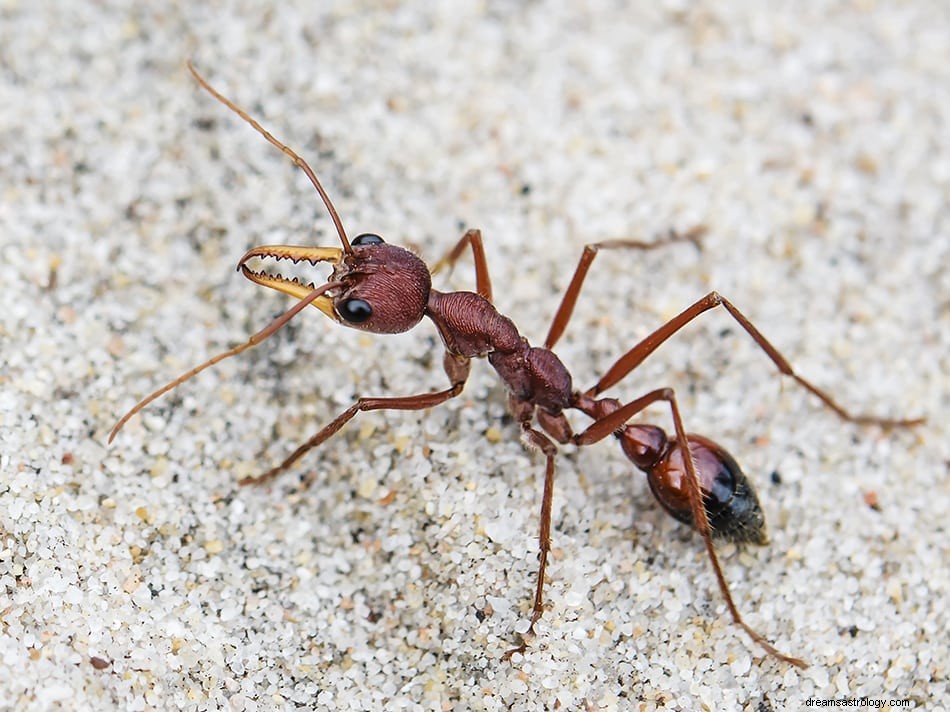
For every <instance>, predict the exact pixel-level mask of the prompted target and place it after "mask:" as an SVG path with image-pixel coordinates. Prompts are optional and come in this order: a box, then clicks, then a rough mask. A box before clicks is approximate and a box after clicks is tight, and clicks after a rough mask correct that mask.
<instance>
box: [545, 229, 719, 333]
mask: <svg viewBox="0 0 950 712" xmlns="http://www.w3.org/2000/svg"><path fill="white" fill-rule="evenodd" d="M705 232H706V228H705V227H703V226H702V225H700V226H697V227H693V228H690V229H689V230H687V231H686V232H676V231H673V230H671V231H670V232H669V233H667V235H666V236H664V237H662V238H660V239H657V240H653V241H651V242H642V241H640V240H604V241H602V242H593V243H591V244H589V245H585V246H584V251H583V252H582V253H581V259H580V261H579V262H578V263H577V267H576V268H575V270H574V276H573V277H571V282H570V284H569V285H568V286H567V289H566V290H565V291H564V296H563V297H561V304H560V306H558V309H557V312H555V314H554V319H552V320H551V328H550V330H549V331H548V335H547V338H546V339H545V340H544V347H545V348H548V349H551V348H554V345H555V344H556V343H557V342H558V340H559V339H560V338H561V335H562V334H563V333H564V330H565V329H566V328H567V323H568V322H569V321H570V319H571V315H572V314H573V313H574V306H575V305H576V304H577V297H578V295H579V294H580V292H581V287H582V286H583V285H584V280H585V279H586V278H587V272H588V270H589V269H590V266H591V264H593V262H594V258H595V257H597V253H598V251H600V250H618V249H621V250H622V249H632V250H654V249H657V248H658V247H665V246H666V245H671V244H673V243H676V242H692V243H693V245H695V246H696V249H700V239H701V238H702V236H703V234H705Z"/></svg>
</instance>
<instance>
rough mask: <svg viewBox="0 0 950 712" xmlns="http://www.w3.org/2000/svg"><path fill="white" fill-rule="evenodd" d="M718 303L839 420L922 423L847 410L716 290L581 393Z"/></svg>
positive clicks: (603, 384) (627, 367)
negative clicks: (797, 370)
mask: <svg viewBox="0 0 950 712" xmlns="http://www.w3.org/2000/svg"><path fill="white" fill-rule="evenodd" d="M719 306H721V307H723V308H724V309H725V310H726V311H727V312H729V314H730V316H732V318H733V319H735V320H736V322H737V323H738V324H739V326H741V327H742V328H743V330H744V331H745V332H746V333H747V334H748V335H749V336H751V337H752V340H753V341H755V343H756V344H758V345H759V348H761V349H762V350H763V351H764V352H765V354H766V355H767V356H768V357H769V359H770V360H771V361H772V363H774V364H775V366H776V367H777V368H778V370H779V371H780V372H781V373H782V374H783V375H785V376H790V377H791V378H793V379H794V380H795V382H796V383H798V384H799V385H800V386H802V387H803V388H804V389H805V390H807V391H808V392H809V393H811V394H813V395H815V396H817V397H818V399H819V400H821V402H822V403H824V404H825V405H826V406H827V407H828V408H830V409H831V410H833V411H834V412H835V413H836V414H837V415H838V416H839V417H840V418H842V419H843V420H846V421H848V422H851V423H858V424H860V425H881V426H884V427H905V426H911V425H919V424H921V423H923V422H924V418H882V417H879V416H873V415H862V414H855V413H852V412H851V411H850V410H847V409H846V408H845V407H844V406H842V405H840V404H839V403H838V402H837V401H836V400H834V399H833V398H832V397H831V396H830V395H829V394H828V393H826V392H825V391H824V390H822V389H821V388H819V387H818V386H816V385H814V384H813V383H812V382H811V381H808V380H805V379H804V378H802V377H801V376H799V375H798V374H797V373H795V371H794V369H792V366H791V364H790V363H789V362H788V360H787V359H786V358H785V357H784V356H782V354H781V353H779V351H778V349H776V348H775V347H774V346H773V345H772V344H771V343H770V342H769V341H768V339H766V338H765V337H764V336H763V335H762V334H761V332H760V331H759V330H758V329H757V328H756V327H755V326H754V325H753V324H752V322H751V321H749V319H748V318H747V317H746V316H745V315H744V314H743V313H742V312H740V311H739V310H738V309H737V308H736V307H735V306H734V305H733V304H732V302H730V301H729V300H728V299H726V298H725V297H723V296H722V295H721V294H719V293H718V292H710V293H709V294H707V295H706V296H705V297H703V298H702V299H700V300H699V301H697V302H695V303H694V304H693V305H692V306H690V307H688V308H687V309H685V310H683V311H682V312H680V313H679V314H678V315H676V316H675V317H673V318H672V319H670V320H669V321H668V322H666V323H665V324H663V325H662V326H660V327H659V328H658V329H656V330H655V331H654V332H653V333H652V334H650V335H649V336H647V337H646V338H644V339H643V340H642V341H640V343H638V344H637V345H636V346H634V347H633V348H632V349H630V350H629V351H627V352H626V353H625V354H624V355H623V356H621V357H620V358H619V359H617V361H616V362H615V363H614V365H613V366H611V367H610V368H609V369H607V372H606V373H605V374H604V375H603V376H602V377H601V379H600V380H599V381H598V382H597V383H596V384H595V385H594V386H593V387H591V388H590V389H588V390H587V391H586V393H585V395H588V396H591V397H593V396H597V395H598V394H600V393H602V392H603V391H605V390H607V389H608V388H610V387H611V386H613V385H615V384H616V383H618V382H619V381H620V380H621V379H623V378H624V377H625V376H626V375H627V374H629V373H630V372H631V371H633V370H634V369H635V368H636V367H637V366H639V365H640V364H641V363H643V361H644V360H646V358H647V357H648V356H649V355H650V354H652V353H653V352H654V351H656V349H657V348H659V347H660V346H661V345H662V344H663V343H664V342H665V341H666V340H667V339H669V338H670V337H671V336H673V334H675V333H676V332H678V331H679V330H680V329H682V328H683V327H684V326H686V325H687V324H689V323H690V322H691V321H692V320H693V319H695V318H696V317H698V316H699V315H700V314H702V313H704V312H707V311H709V310H710V309H715V308H716V307H719Z"/></svg>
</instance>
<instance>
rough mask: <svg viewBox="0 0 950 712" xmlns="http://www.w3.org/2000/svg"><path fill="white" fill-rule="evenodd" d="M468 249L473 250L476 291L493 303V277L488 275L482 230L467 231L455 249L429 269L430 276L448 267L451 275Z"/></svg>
mask: <svg viewBox="0 0 950 712" xmlns="http://www.w3.org/2000/svg"><path fill="white" fill-rule="evenodd" d="M466 247H470V248H471V250H472V259H473V260H474V261H475V291H476V292H478V294H479V296H482V297H484V298H485V299H487V300H488V301H489V302H490V301H492V291H491V277H490V276H489V275H488V260H487V259H485V246H484V245H483V244H482V231H481V230H475V229H472V230H466V231H465V234H464V235H462V237H461V238H460V239H459V241H458V242H457V243H456V244H455V247H453V248H452V249H451V250H449V251H448V252H447V253H445V256H444V257H442V259H440V260H439V261H438V262H436V263H435V264H434V265H432V267H430V268H429V274H432V275H434V274H435V273H436V272H439V271H441V270H442V269H445V268H446V267H448V269H449V272H450V273H451V271H452V268H453V267H455V263H456V262H457V261H458V259H459V257H461V256H462V253H463V252H464V251H465V248H466Z"/></svg>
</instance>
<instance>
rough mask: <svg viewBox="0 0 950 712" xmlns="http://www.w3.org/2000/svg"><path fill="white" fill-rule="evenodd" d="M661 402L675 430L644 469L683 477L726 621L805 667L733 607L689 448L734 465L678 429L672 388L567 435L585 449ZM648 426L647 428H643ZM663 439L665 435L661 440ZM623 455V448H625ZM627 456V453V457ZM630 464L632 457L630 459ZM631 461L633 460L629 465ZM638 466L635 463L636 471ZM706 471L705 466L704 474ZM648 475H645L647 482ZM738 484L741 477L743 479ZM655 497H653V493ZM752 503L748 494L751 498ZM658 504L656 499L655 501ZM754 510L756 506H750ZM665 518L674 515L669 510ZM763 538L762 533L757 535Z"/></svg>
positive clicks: (582, 405) (583, 405)
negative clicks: (667, 470) (676, 472)
mask: <svg viewBox="0 0 950 712" xmlns="http://www.w3.org/2000/svg"><path fill="white" fill-rule="evenodd" d="M612 400H613V399H605V400H604V401H594V399H593V398H591V397H589V396H587V395H584V394H578V395H577V396H576V397H575V403H574V407H576V408H578V409H580V410H582V411H584V412H587V413H592V412H597V411H598V409H599V406H603V405H606V403H605V401H612ZM661 400H662V401H666V402H668V403H669V405H670V411H671V413H672V416H673V426H674V428H675V431H676V437H675V443H673V444H674V446H675V447H674V448H670V447H669V446H667V445H666V443H663V446H662V449H661V452H662V453H663V454H662V456H661V457H660V458H658V461H657V462H655V463H653V464H652V465H650V467H649V469H651V470H654V469H658V468H660V467H665V468H673V469H677V468H678V469H680V470H681V472H682V475H685V477H683V479H685V484H686V487H685V493H686V497H687V499H688V504H687V512H686V518H688V520H689V521H688V523H689V524H691V526H692V527H693V528H694V529H695V530H696V531H697V532H699V534H700V536H702V538H703V543H704V544H705V547H706V553H707V555H708V558H709V563H710V565H711V566H712V569H713V573H714V574H715V576H716V581H717V583H718V584H719V591H720V592H721V593H722V597H723V599H724V600H725V602H726V607H727V608H728V609H729V613H730V614H731V615H732V620H733V621H734V622H735V624H736V625H737V626H739V627H740V628H742V630H744V631H745V632H746V634H747V635H748V636H749V637H750V638H752V640H753V641H754V642H755V643H756V644H757V645H759V646H760V647H762V649H764V650H765V651H766V652H768V653H769V655H772V656H773V657H775V658H778V659H779V660H783V661H785V662H787V663H791V664H792V665H794V666H796V667H799V668H806V667H808V665H807V664H806V663H805V662H804V661H803V660H801V659H799V658H795V657H792V656H790V655H785V654H784V653H781V652H779V651H778V650H777V649H776V648H775V646H773V645H772V644H771V643H770V642H769V641H768V640H766V639H765V637H764V636H762V635H761V634H760V633H758V632H757V631H756V630H755V629H753V628H752V627H751V626H749V625H748V624H747V623H746V622H745V621H744V620H743V619H742V616H741V614H740V613H739V609H738V607H737V606H736V604H735V602H734V601H733V599H732V593H731V592H730V590H729V584H728V583H727V582H726V577H725V575H724V574H723V572H722V566H721V565H720V564H719V558H718V556H717V555H716V549H715V547H714V545H713V539H712V537H713V530H712V527H711V526H710V523H709V515H708V513H707V512H706V504H705V503H704V497H703V489H702V486H701V484H700V475H699V472H698V471H697V460H696V459H695V457H694V452H693V450H694V447H695V448H696V450H697V454H698V453H700V452H701V453H702V455H703V458H702V462H703V464H704V465H707V466H708V465H712V467H713V468H717V467H718V466H720V465H722V466H726V467H728V466H729V465H730V464H732V465H733V466H734V463H733V462H732V458H731V457H729V458H728V461H729V462H726V459H725V451H723V450H722V449H721V448H719V447H718V446H717V445H715V443H713V442H712V441H710V440H707V439H706V438H702V437H699V436H695V435H690V436H687V434H686V429H685V428H684V427H683V419H682V416H681V415H680V409H679V405H678V404H677V402H676V395H675V394H674V392H673V389H672V388H660V389H658V390H655V391H651V392H650V393H647V394H646V395H644V396H641V397H640V398H637V399H635V400H632V401H630V402H629V403H626V404H624V405H619V402H616V401H614V402H613V404H611V405H610V406H609V407H608V408H605V409H604V410H606V411H608V412H607V413H606V414H605V415H602V416H600V417H598V418H597V419H596V420H595V421H594V422H593V423H592V424H591V425H590V426H588V427H587V429H586V430H584V431H583V432H580V433H578V434H577V435H575V436H573V438H572V441H573V442H574V444H575V445H577V446H579V447H580V446H583V445H591V444H593V443H595V442H599V441H600V440H603V439H604V438H606V437H607V436H608V435H611V434H618V433H621V432H622V431H621V429H622V428H623V426H624V424H625V423H626V422H627V420H629V419H630V418H632V417H633V416H634V415H636V414H637V413H639V412H641V411H642V410H644V409H645V408H647V407H648V406H649V405H651V404H653V403H656V402H657V401H661ZM643 427H650V426H643ZM653 430H655V431H659V428H655V427H653ZM660 432H662V431H660ZM663 439H664V440H665V439H666V438H665V436H664V437H663ZM691 442H692V443H693V446H694V447H691V445H690V443H691ZM624 450H625V451H626V450H627V448H626V447H625V448H624ZM627 454H628V456H630V453H629V452H628V453H627ZM674 455H678V456H679V460H680V461H681V462H679V461H678V462H676V463H672V456H674ZM631 459H633V457H631ZM634 461H635V462H636V460H634ZM640 465H641V463H638V466H640ZM708 469H710V468H709V467H707V470H708ZM734 469H735V471H737V472H741V471H739V470H738V467H737V466H734ZM652 474H653V473H652V472H651V473H650V475H651V478H652ZM710 474H712V475H713V476H715V475H716V474H717V473H715V472H712V473H710V472H708V471H706V470H704V472H703V476H704V480H706V479H709V477H708V476H709V475H710ZM743 479H744V476H743ZM652 486H653V481H652V479H651V487H652ZM655 494H656V493H655ZM752 497H753V500H754V494H753V495H752ZM658 499H659V497H658ZM660 503H661V504H662V505H663V506H664V508H665V509H667V511H670V510H669V509H668V508H667V504H666V503H665V502H663V501H662V500H661V502H660ZM755 504H756V507H757V506H758V503H757V502H756V503H755ZM670 513H671V514H674V516H676V514H675V513H674V512H672V511H670ZM677 518H679V519H682V517H679V516H677ZM763 535H764V533H763Z"/></svg>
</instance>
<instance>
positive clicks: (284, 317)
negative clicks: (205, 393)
mask: <svg viewBox="0 0 950 712" xmlns="http://www.w3.org/2000/svg"><path fill="white" fill-rule="evenodd" d="M340 286H342V285H341V284H340V282H328V283H327V284H324V285H322V286H320V287H317V288H316V289H314V290H313V291H312V292H310V294H308V295H307V296H305V297H304V298H303V299H301V300H300V301H299V302H297V303H296V304H294V305H293V306H292V307H291V308H290V309H288V310H287V311H285V312H284V313H283V314H281V315H280V316H279V317H277V318H276V319H274V320H273V321H272V322H271V323H270V324H268V325H267V326H265V327H264V328H263V329H261V330H260V331H258V332H257V333H256V334H254V335H253V336H251V338H249V339H248V340H247V341H245V342H244V343H243V344H240V345H238V346H235V347H234V348H233V349H228V350H227V351H224V352H223V353H220V354H218V355H217V356H212V357H211V358H210V359H208V360H207V361H205V362H204V363H202V364H199V365H197V366H195V367H194V368H193V369H191V370H190V371H188V372H187V373H183V374H182V375H181V376H179V377H178V378H176V379H175V380H174V381H171V382H170V383H167V384H165V385H164V386H162V387H161V388H159V389H158V390H157V391H154V392H153V393H151V394H150V395H148V396H146V397H145V398H143V399H142V400H140V401H139V402H138V403H136V404H135V405H134V406H133V407H132V409H131V410H130V411H129V412H128V413H126V414H125V415H123V416H122V418H120V419H119V422H118V423H116V424H115V425H114V426H113V428H112V431H111V432H110V433H109V442H110V443H111V442H112V441H113V439H115V436H116V435H117V434H118V432H119V431H120V430H122V426H124V425H125V424H126V423H127V422H129V419H130V418H131V417H132V416H133V415H135V414H136V413H138V412H139V411H140V410H142V409H143V408H144V407H145V406H147V405H148V404H149V403H151V402H152V401H153V400H155V399H156V398H159V397H161V396H163V395H165V394H166V393H168V391H171V390H174V389H175V388H178V386H180V385H181V384H182V383H184V382H185V381H187V380H188V379H190V378H192V377H193V376H197V375H198V374H199V373H201V372H202V371H204V370H205V369H206V368H210V367H211V366H214V365H215V364H216V363H218V362H220V361H223V360H224V359H226V358H230V357H231V356H237V355H238V354H239V353H241V352H242V351H246V350H247V349H249V348H251V347H252V346H256V345H257V344H259V343H261V342H262V341H263V340H264V339H267V338H270V337H271V336H273V335H274V334H275V333H276V332H277V331H279V330H280V329H281V328H282V327H283V326H284V325H285V324H286V323H287V322H288V321H290V320H291V319H293V318H294V317H295V316H297V314H299V313H300V312H301V311H303V309H304V307H306V306H308V305H309V304H311V303H312V302H313V301H315V300H316V299H317V297H319V296H320V295H322V294H323V293H324V292H326V291H328V290H330V289H333V288H334V287H340Z"/></svg>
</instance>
